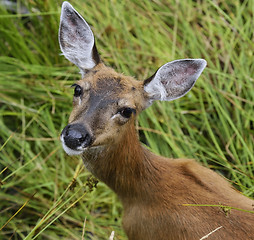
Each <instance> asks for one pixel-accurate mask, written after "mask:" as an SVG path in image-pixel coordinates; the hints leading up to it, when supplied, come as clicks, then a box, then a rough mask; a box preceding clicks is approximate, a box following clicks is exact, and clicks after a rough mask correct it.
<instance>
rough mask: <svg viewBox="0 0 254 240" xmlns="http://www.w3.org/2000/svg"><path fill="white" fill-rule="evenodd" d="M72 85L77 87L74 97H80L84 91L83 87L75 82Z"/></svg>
mask: <svg viewBox="0 0 254 240" xmlns="http://www.w3.org/2000/svg"><path fill="white" fill-rule="evenodd" d="M72 87H75V89H74V97H80V96H81V95H82V93H83V89H82V87H80V86H79V85H78V84H73V85H72Z"/></svg>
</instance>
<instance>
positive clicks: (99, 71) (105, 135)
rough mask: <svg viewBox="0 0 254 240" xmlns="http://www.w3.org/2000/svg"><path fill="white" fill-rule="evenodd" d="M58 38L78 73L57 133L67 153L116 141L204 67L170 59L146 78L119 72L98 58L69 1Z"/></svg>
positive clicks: (88, 30)
mask: <svg viewBox="0 0 254 240" xmlns="http://www.w3.org/2000/svg"><path fill="white" fill-rule="evenodd" d="M59 42H60V47H61V50H62V52H63V55H64V56H65V57H66V58H67V59H68V60H69V61H71V62H72V63H74V64H75V65H77V66H78V67H79V69H80V71H81V75H82V79H81V80H80V81H78V82H77V83H75V84H74V85H73V87H75V89H74V97H73V111H72V113H71V115H70V118H69V124H68V125H67V126H66V127H65V128H64V130H63V131H62V134H61V141H62V144H63V148H64V150H65V151H66V153H67V154H69V155H75V154H81V153H82V152H84V151H86V150H87V149H91V148H94V147H103V146H107V145H112V144H114V143H115V142H117V141H119V139H120V138H123V137H124V136H125V134H127V133H128V129H130V126H131V125H134V120H135V118H136V117H137V115H138V114H139V113H140V112H141V111H142V110H144V109H145V108H147V107H148V106H150V105H151V104H152V103H153V101H155V100H161V101H172V100H175V99H177V98H180V97H182V96H184V95H185V94H186V93H187V92H188V91H190V89H191V88H192V87H193V85H194V84H195V82H196V80H197V78H198V77H199V76H200V74H201V72H202V71H203V69H204V68H205V66H206V61H205V60H203V59H183V60H175V61H172V62H168V63H166V64H165V65H163V66H162V67H160V68H159V69H158V70H157V71H156V72H155V74H154V75H153V76H151V77H150V78H148V79H146V80H145V81H137V80H135V79H133V78H132V77H127V76H124V75H122V74H119V73H117V72H116V71H114V70H113V69H112V68H110V67H107V66H105V65H104V63H103V62H102V61H101V59H100V56H99V54H98V52H97V49H96V46H95V40H94V35H93V33H92V30H91V28H90V27H89V25H88V24H87V22H86V21H85V20H84V19H83V18H82V16H81V15H80V14H79V13H78V12H77V11H76V10H75V9H74V8H73V7H72V6H71V5H70V4H69V3H68V2H64V3H63V6H62V13H61V20H60V28H59Z"/></svg>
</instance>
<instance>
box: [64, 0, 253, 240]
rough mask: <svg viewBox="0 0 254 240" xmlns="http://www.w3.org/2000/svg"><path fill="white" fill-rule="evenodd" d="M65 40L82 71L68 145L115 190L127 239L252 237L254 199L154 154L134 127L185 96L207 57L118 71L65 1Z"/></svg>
mask: <svg viewBox="0 0 254 240" xmlns="http://www.w3.org/2000/svg"><path fill="white" fill-rule="evenodd" d="M59 44H60V49H61V51H62V53H63V55H64V57H65V58H66V59H68V60H69V61H70V62H72V63H74V64H75V65H76V66H77V67H78V68H79V69H80V72H81V80H78V81H77V82H76V83H75V84H73V87H74V96H73V110H72V112H71V114H70V117H69V122H68V125H67V126H66V127H65V128H64V129H63V130H62V132H61V135H60V139H61V143H62V146H63V149H64V150H65V152H66V153H67V154H68V155H81V157H82V160H83V162H84V164H85V167H86V168H87V169H88V170H89V171H90V172H91V173H92V174H93V175H94V176H95V177H97V178H98V179H99V180H100V181H102V182H104V183H105V184H106V185H108V186H109V187H110V188H111V189H112V190H113V191H114V192H115V193H116V194H117V196H118V197H119V199H120V201H121V203H122V205H123V210H124V214H123V220H122V225H123V229H124V231H125V233H126V235H127V237H128V239H130V240H156V239H158V240H184V239H186V240H198V239H203V237H204V236H205V238H209V239H213V240H226V239H238V240H239V239H240V240H241V239H242V240H247V239H254V214H253V204H254V201H253V200H252V199H250V198H247V197H245V196H244V195H242V194H241V193H240V192H238V191H237V190H235V189H234V188H233V187H232V186H231V184H229V183H228V181H226V180H225V178H224V177H222V176H220V175H219V174H218V173H216V172H214V171H212V170H211V169H209V168H206V167H205V166H202V165H201V164H199V163H198V162H196V161H195V160H192V159H172V158H166V157H162V156H159V155H156V154H154V153H152V152H151V151H149V150H148V149H147V148H146V147H145V146H144V145H142V144H141V143H140V140H139V136H138V133H137V130H136V127H135V122H136V119H137V116H138V114H139V113H141V112H142V111H143V110H145V109H146V108H148V107H149V106H151V105H152V103H153V102H154V101H158V100H159V101H172V100H176V99H178V98H181V97H183V96H184V95H185V94H187V93H188V92H189V91H190V90H191V88H192V87H193V85H194V84H195V82H196V80H197V79H198V78H199V76H200V75H201V73H202V71H203V70H204V69H205V67H206V64H207V63H206V61H205V60H203V59H181V60H175V61H172V62H168V63H166V64H164V65H163V66H161V67H160V68H159V69H158V70H157V71H156V72H155V73H154V74H153V75H152V76H151V77H149V78H148V79H146V80H144V81H140V80H136V79H134V78H133V77H130V76H125V75H124V74H122V73H117V72H116V71H115V70H114V69H113V68H111V67H108V66H106V65H105V64H104V63H103V61H102V60H101V57H100V55H99V53H98V51H97V48H96V44H95V38H94V34H93V32H92V30H91V28H90V26H89V25H88V23H87V22H86V21H85V20H84V18H83V17H82V16H81V15H80V14H79V13H78V12H77V11H76V10H75V9H74V8H73V7H72V5H71V4H70V3H68V2H64V3H63V5H62V10H61V17H60V26H59ZM188 204H192V206H190V205H188ZM202 204H208V205H212V206H199V205H202ZM219 206H230V207H232V208H230V209H231V210H230V211H229V212H227V211H225V209H223V208H222V207H219ZM239 209H241V210H244V211H240V210H239ZM209 234H210V235H209ZM208 235H209V236H208Z"/></svg>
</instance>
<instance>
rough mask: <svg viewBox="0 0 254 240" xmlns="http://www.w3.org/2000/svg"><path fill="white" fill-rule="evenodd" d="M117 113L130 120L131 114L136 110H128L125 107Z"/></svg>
mask: <svg viewBox="0 0 254 240" xmlns="http://www.w3.org/2000/svg"><path fill="white" fill-rule="evenodd" d="M119 113H120V114H121V116H122V117H124V118H130V117H131V115H132V113H136V110H135V109H134V108H128V107H126V108H122V109H120V110H119Z"/></svg>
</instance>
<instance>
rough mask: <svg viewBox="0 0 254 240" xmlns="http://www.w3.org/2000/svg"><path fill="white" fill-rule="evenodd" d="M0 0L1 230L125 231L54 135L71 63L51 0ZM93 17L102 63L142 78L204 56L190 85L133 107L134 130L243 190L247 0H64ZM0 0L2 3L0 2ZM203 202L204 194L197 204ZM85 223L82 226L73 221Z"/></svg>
mask: <svg viewBox="0 0 254 240" xmlns="http://www.w3.org/2000/svg"><path fill="white" fill-rule="evenodd" d="M4 2H5V3H6V2H7V1H2V3H0V180H1V182H0V186H1V189H0V215H1V218H0V239H108V237H109V236H110V234H111V231H113V230H114V231H115V232H116V233H115V239H126V236H125V235H124V233H123V230H122V229H121V215H122V208H121V204H120V203H119V201H118V199H117V197H116V195H115V194H114V193H112V191H111V190H110V189H109V188H108V187H106V186H105V185H104V184H103V183H101V182H99V183H98V184H97V188H96V190H92V188H93V185H96V183H94V180H93V179H92V178H91V174H90V173H89V172H87V171H86V170H85V169H84V167H83V163H82V161H81V160H80V158H79V157H69V156H67V155H66V154H65V153H64V151H63V150H62V147H61V144H60V141H59V134H60V132H61V130H62V129H63V127H64V126H65V125H66V123H67V121H68V116H69V113H70V111H71V105H72V104H71V102H72V91H73V90H72V89H70V88H69V86H70V85H71V84H72V83H74V81H75V80H78V79H79V78H80V75H79V73H78V69H77V68H76V67H75V66H73V65H72V64H71V63H69V62H68V61H67V60H66V59H64V57H63V56H61V55H60V49H59V46H58V40H57V35H58V25H59V15H60V7H61V1H59V0H57V1H53V0H47V1H42V0H33V1H32V0H18V1H16V4H13V5H12V6H10V5H8V7H7V5H3V3H4ZM70 3H71V4H73V6H74V7H75V8H76V9H77V10H78V11H79V12H80V13H81V14H82V15H83V16H84V17H85V19H86V20H87V21H88V22H89V23H90V24H91V25H92V28H93V30H94V33H95V37H96V40H97V47H98V49H99V51H100V53H101V56H102V57H103V59H104V61H105V63H106V64H107V65H110V66H112V67H114V68H115V69H116V70H117V71H119V72H124V73H125V74H126V75H132V76H136V78H137V79H139V80H144V79H146V78H148V77H149V76H151V75H152V74H153V73H154V72H155V71H156V69H157V68H158V67H160V66H161V65H162V64H164V63H166V62H168V61H171V60H174V59H180V58H204V59H206V60H207V62H208V67H207V68H206V69H205V71H204V73H203V74H202V75H201V77H200V79H199V80H198V81H197V84H196V85H195V87H194V88H193V90H192V91H191V92H190V93H188V94H187V95H186V96H185V97H184V98H181V99H179V100H176V101H174V102H171V103H168V102H167V103H164V102H157V103H155V104H154V105H153V106H152V107H150V108H149V109H147V110H146V111H145V112H144V113H142V114H141V116H140V118H139V123H138V126H137V127H138V129H139V131H140V135H141V140H142V141H143V142H144V143H145V144H146V145H147V146H148V147H149V148H150V149H151V150H152V151H154V152H156V153H158V154H161V155H165V156H168V157H186V158H195V159H197V161H200V162H201V163H202V164H204V165H206V166H208V167H210V168H212V169H214V170H216V171H218V172H220V173H221V174H223V175H224V176H225V177H226V178H228V179H229V181H231V182H232V184H234V185H235V186H236V187H237V188H238V189H239V190H240V191H242V192H243V194H245V195H246V196H249V197H254V79H253V76H254V64H253V53H254V44H253V40H254V36H253V24H254V2H253V1H252V0H233V1H213V0H207V1H202V0H199V1H194V0H188V1H178V0H154V1H150V0H144V1H137V0H131V1H130V0H126V1H116V0H98V1H86V0H80V1H70ZM1 4H2V5H1ZM203 204H205V203H203ZM84 222H85V225H84Z"/></svg>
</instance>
